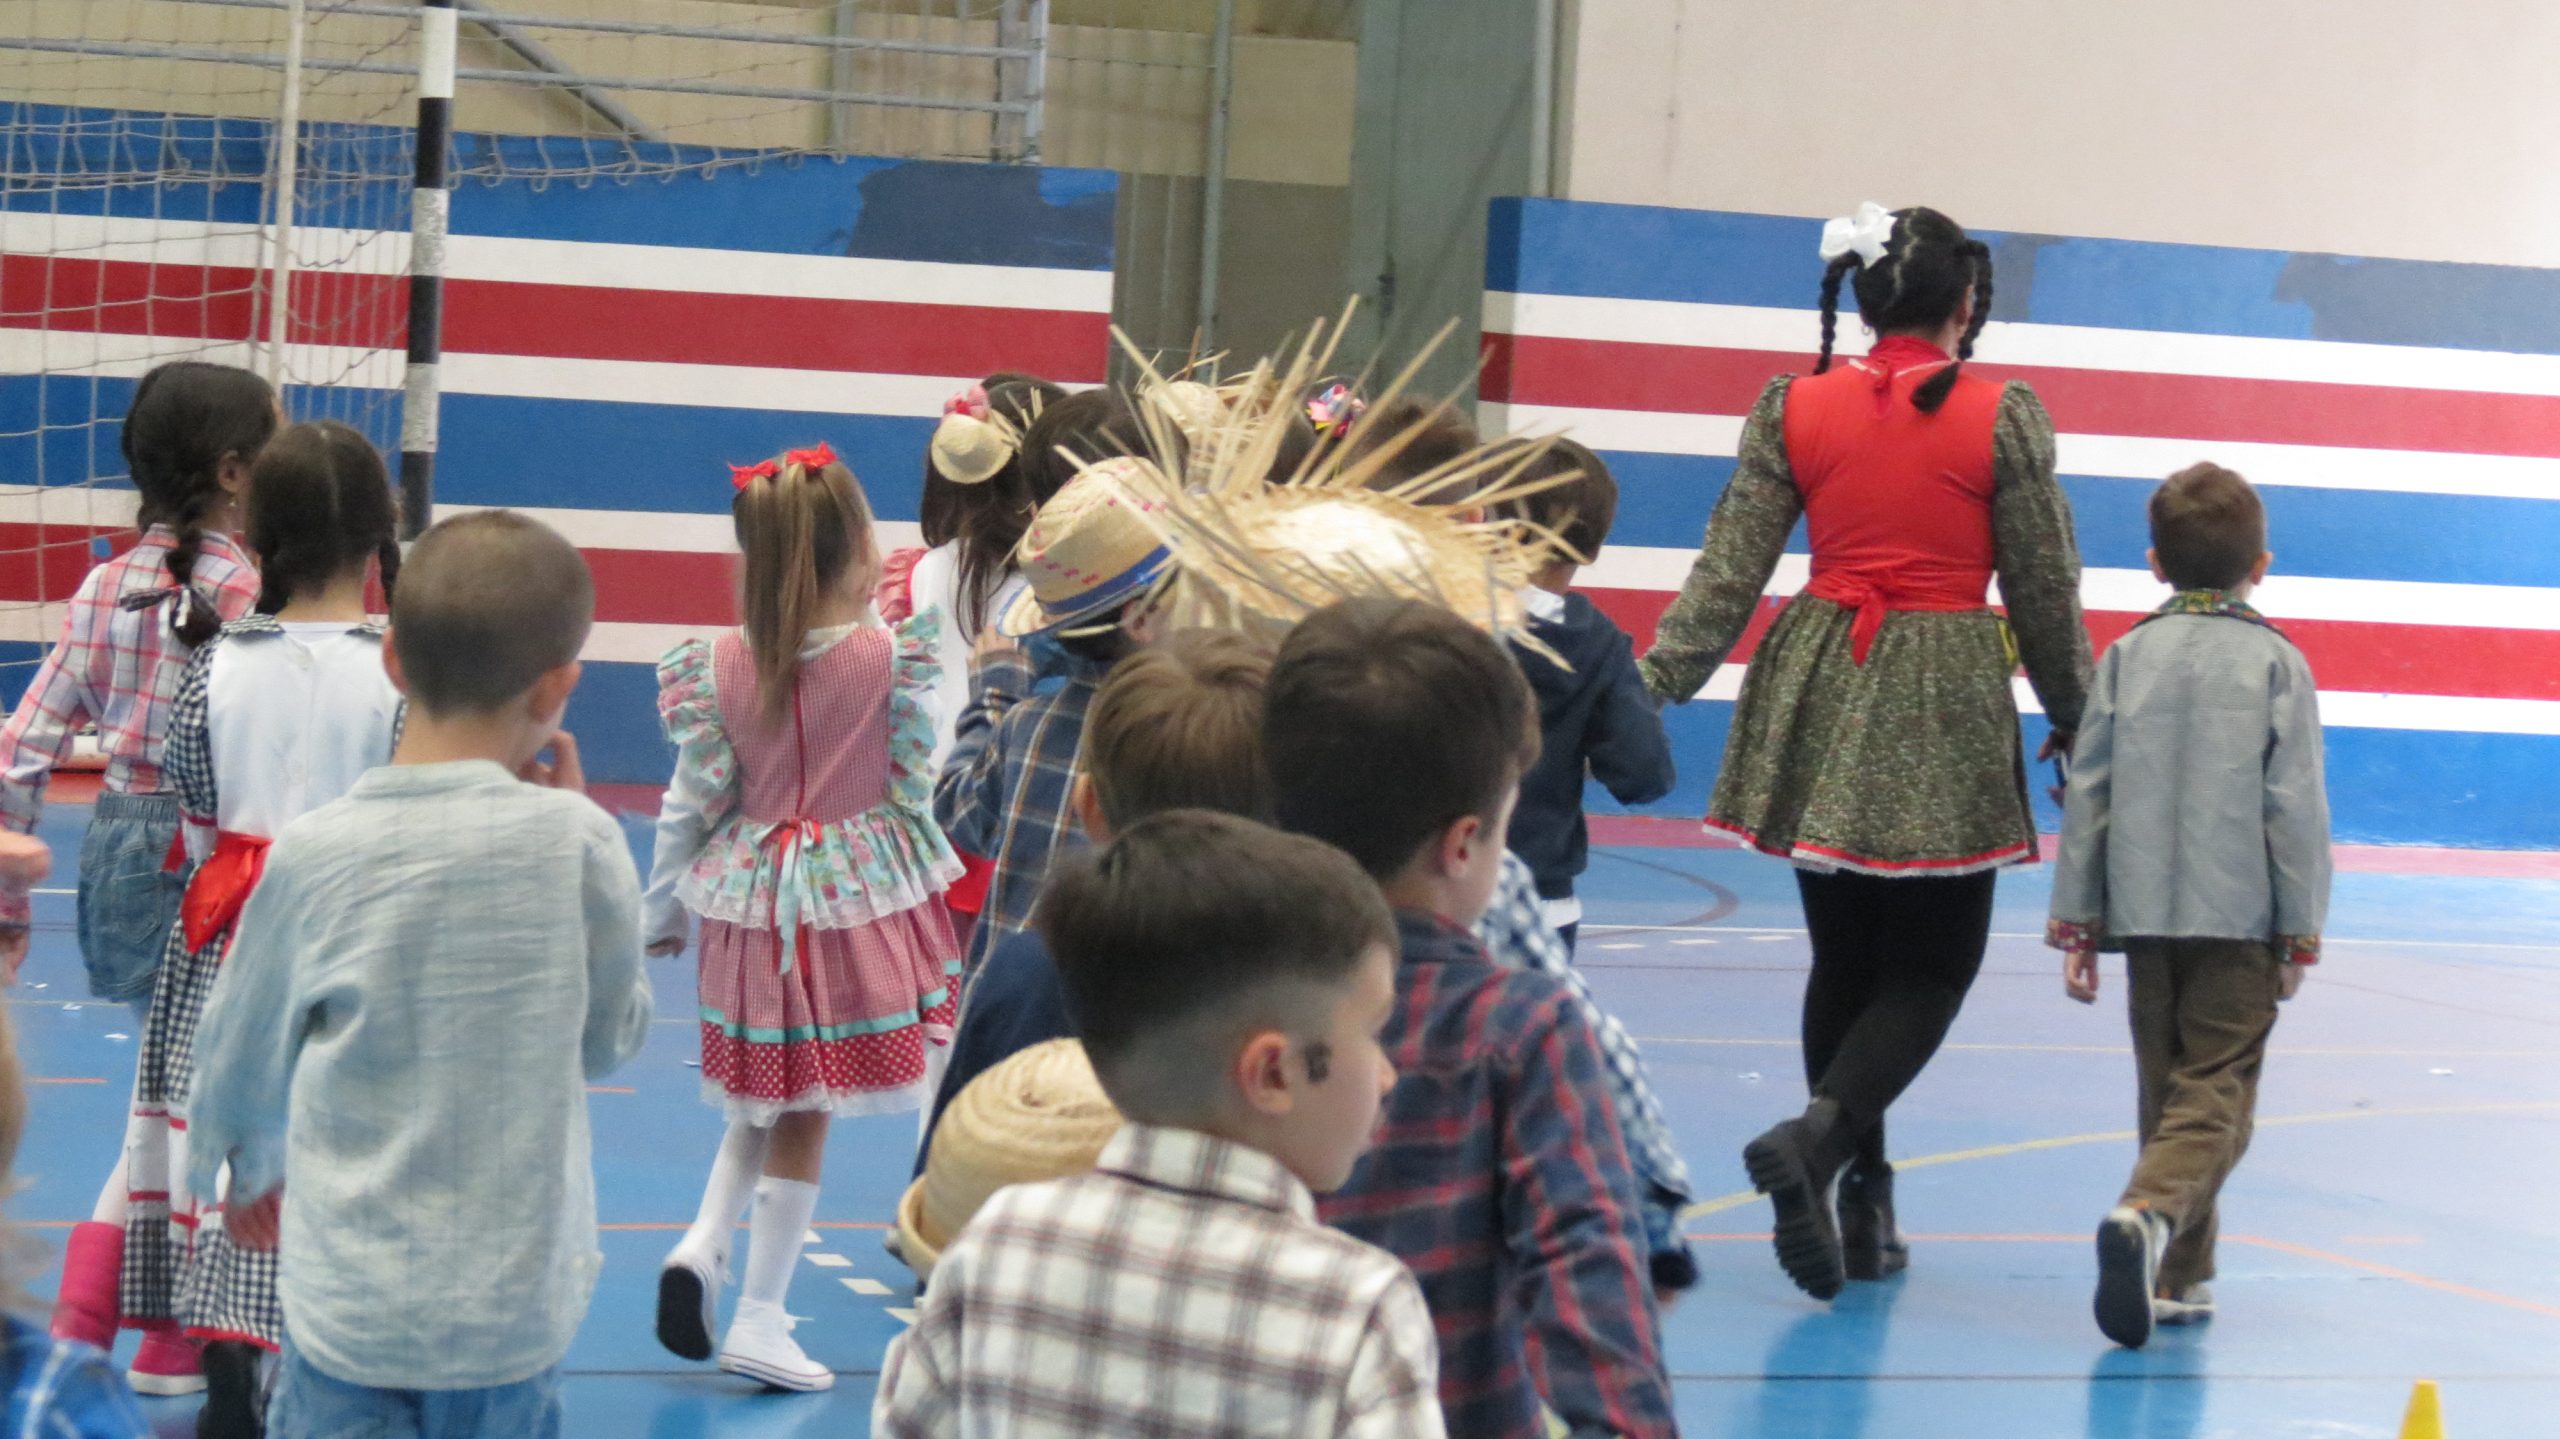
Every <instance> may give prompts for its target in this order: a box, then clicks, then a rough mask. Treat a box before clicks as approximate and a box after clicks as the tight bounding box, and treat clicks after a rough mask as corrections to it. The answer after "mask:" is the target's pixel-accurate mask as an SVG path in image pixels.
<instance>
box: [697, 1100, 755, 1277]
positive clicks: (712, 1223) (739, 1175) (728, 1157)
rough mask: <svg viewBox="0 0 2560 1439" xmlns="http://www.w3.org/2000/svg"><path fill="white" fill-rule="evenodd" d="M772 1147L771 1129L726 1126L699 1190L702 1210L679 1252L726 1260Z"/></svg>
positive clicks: (737, 1122) (741, 1122)
mask: <svg viewBox="0 0 2560 1439" xmlns="http://www.w3.org/2000/svg"><path fill="white" fill-rule="evenodd" d="M772 1145H773V1131H772V1130H771V1129H769V1128H767V1129H758V1128H757V1127H756V1126H754V1125H752V1124H749V1123H747V1122H746V1121H744V1120H735V1119H733V1120H731V1121H730V1122H729V1132H728V1133H727V1134H725V1135H722V1136H721V1138H720V1152H719V1153H718V1154H716V1155H713V1156H712V1159H711V1177H710V1178H709V1179H708V1180H706V1181H704V1183H703V1186H702V1208H701V1210H700V1211H699V1212H697V1213H696V1214H695V1215H694V1216H693V1227H692V1228H690V1229H687V1230H686V1231H685V1232H684V1239H683V1242H681V1243H679V1244H678V1245H677V1246H676V1247H677V1248H678V1249H680V1250H684V1251H686V1252H689V1253H692V1254H696V1255H704V1256H710V1255H716V1256H719V1257H720V1258H722V1259H726V1258H727V1257H728V1255H729V1240H730V1238H731V1231H732V1230H734V1229H735V1228H736V1226H737V1223H738V1216H739V1214H741V1213H742V1212H744V1211H745V1209H746V1207H747V1200H748V1198H749V1197H750V1196H752V1195H753V1194H754V1193H755V1184H756V1176H757V1175H760V1174H762V1173H764V1156H765V1151H766V1150H768V1149H770V1148H771V1147H772Z"/></svg>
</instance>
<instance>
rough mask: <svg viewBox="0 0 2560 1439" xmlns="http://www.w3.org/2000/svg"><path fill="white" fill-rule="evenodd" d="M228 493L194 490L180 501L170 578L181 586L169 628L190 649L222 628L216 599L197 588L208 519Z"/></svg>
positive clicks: (170, 559) (170, 564) (174, 527)
mask: <svg viewBox="0 0 2560 1439" xmlns="http://www.w3.org/2000/svg"><path fill="white" fill-rule="evenodd" d="M226 498H228V496H226V495H224V493H223V492H222V491H221V490H219V489H213V488H206V489H200V490H195V491H191V492H190V493H189V494H188V495H187V497H186V499H185V500H184V501H183V502H181V503H180V505H179V507H178V513H177V516H176V519H175V521H174V522H173V524H172V525H171V528H172V529H175V530H176V531H177V532H178V543H177V544H176V545H175V546H174V547H172V548H171V549H170V551H169V582H170V583H171V584H173V585H175V586H177V589H178V596H177V598H176V599H174V600H172V601H170V604H171V606H172V608H171V609H170V611H169V628H170V630H171V632H172V633H174V634H176V635H177V637H178V642H179V643H180V644H183V645H185V646H187V647H188V648H189V649H193V648H195V647H196V646H197V645H200V644H203V643H204V642H205V641H206V640H209V639H212V638H213V636H214V633H215V632H216V631H217V630H220V629H221V628H222V615H221V614H220V612H218V611H217V610H215V609H214V607H213V601H212V600H211V599H210V598H208V597H207V596H205V595H204V594H202V593H201V592H199V591H198V590H197V589H196V557H197V556H198V555H199V554H201V553H202V552H203V550H204V522H205V520H206V518H207V517H208V516H210V515H211V514H212V513H213V511H214V510H215V508H216V507H218V506H219V505H220V504H221V503H222V502H223V501H224V500H225V499H226Z"/></svg>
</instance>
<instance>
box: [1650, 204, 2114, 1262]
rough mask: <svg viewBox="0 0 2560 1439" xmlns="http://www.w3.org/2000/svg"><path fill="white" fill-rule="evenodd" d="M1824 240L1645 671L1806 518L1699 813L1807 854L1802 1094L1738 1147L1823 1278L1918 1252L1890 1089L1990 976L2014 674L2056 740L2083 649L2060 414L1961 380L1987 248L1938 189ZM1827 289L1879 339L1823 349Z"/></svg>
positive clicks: (2016, 770)
mask: <svg viewBox="0 0 2560 1439" xmlns="http://www.w3.org/2000/svg"><path fill="white" fill-rule="evenodd" d="M1822 253H1823V258H1824V259H1825V261H1826V262H1827V268H1826V269H1825V270H1824V272H1823V277H1822V355H1821V358H1820V360H1819V361H1818V362H1817V363H1816V364H1815V365H1814V369H1813V374H1812V375H1811V376H1809V377H1806V378H1801V379H1799V378H1795V377H1791V376H1780V377H1779V378H1777V379H1775V380H1772V381H1770V382H1769V386H1768V388H1767V389H1766V390H1765V391H1763V392H1762V394H1761V396H1760V400H1759V403H1758V404H1757V405H1755V406H1754V407H1753V409H1752V412H1751V418H1750V421H1749V422H1748V423H1747V424H1746V425H1745V426H1744V428H1743V433H1742V440H1741V446H1740V459H1739V463H1738V464H1737V466H1736V467H1735V470H1734V475H1733V480H1732V482H1731V483H1730V484H1729V485H1728V486H1727V487H1726V489H1725V493H1724V497H1723V499H1722V500H1720V501H1719V502H1718V503H1717V505H1716V510H1715V517H1714V519H1713V520H1712V522H1710V524H1709V525H1708V527H1707V537H1706V544H1705V548H1704V550H1703V552H1702V553H1701V554H1700V555H1699V557H1698V561H1697V565H1696V567H1695V568H1694V569H1693V570H1692V571H1691V572H1690V575H1689V581H1688V584H1687V585H1686V587H1685V588H1683V589H1682V591H1681V594H1680V598H1679V600H1678V601H1677V602H1676V603H1674V604H1673V605H1672V607H1671V609H1670V612H1669V613H1667V614H1666V615H1664V617H1663V620H1662V625H1661V629H1660V633H1659V638H1658V639H1657V640H1656V641H1655V643H1654V647H1653V649H1652V651H1651V653H1649V654H1647V655H1646V656H1645V659H1644V662H1643V668H1644V672H1645V680H1646V683H1647V684H1648V685H1649V686H1650V687H1651V688H1652V690H1653V692H1654V693H1655V694H1657V695H1659V696H1661V697H1662V698H1664V699H1666V700H1671V701H1679V702H1685V701H1687V700H1689V699H1691V698H1693V697H1695V696H1696V695H1697V694H1698V692H1699V690H1700V689H1701V688H1702V687H1703V686H1704V685H1705V683H1706V681H1707V678H1708V676H1709V675H1711V674H1712V673H1714V671H1715V669H1716V667H1717V666H1718V665H1720V664H1722V663H1724V661H1725V659H1726V658H1727V656H1728V655H1729V654H1730V653H1731V652H1732V650H1733V649H1734V647H1735V646H1736V644H1737V643H1739V642H1740V641H1741V640H1742V638H1743V636H1744V632H1745V630H1746V628H1747V627H1748V626H1749V625H1750V623H1751V621H1752V619H1753V617H1754V616H1755V615H1756V614H1757V613H1758V611H1759V609H1760V601H1761V595H1762V593H1763V592H1764V591H1765V590H1766V588H1767V587H1768V584H1769V581H1770V579H1771V578H1772V577H1773V576H1774V575H1775V574H1776V572H1777V569H1778V563H1779V559H1780V556H1781V555H1782V554H1783V553H1784V551H1785V549H1786V542H1787V535H1788V533H1789V531H1791V530H1792V529H1793V528H1794V526H1795V523H1796V521H1797V519H1798V518H1799V517H1801V518H1802V519H1803V520H1804V521H1805V524H1806V529H1807V532H1808V534H1809V536H1810V538H1811V540H1812V548H1813V567H1812V577H1811V580H1810V581H1809V582H1808V583H1807V584H1806V585H1805V586H1804V589H1803V591H1802V592H1801V594H1799V595H1798V596H1797V597H1796V599H1795V600H1794V601H1792V602H1791V603H1788V604H1787V605H1786V606H1785V608H1784V609H1783V610H1782V611H1781V612H1780V613H1779V614H1778V615H1777V617H1776V619H1775V621H1774V622H1772V623H1771V624H1770V626H1769V628H1768V632H1767V634H1766V635H1765V636H1764V637H1763V638H1762V639H1761V640H1760V642H1759V646H1758V648H1757V649H1756V650H1755V651H1754V652H1753V653H1752V655H1751V667H1750V671H1749V673H1748V675H1747V676H1746V677H1745V679H1744V681H1743V685H1742V694H1741V700H1740V703H1739V704H1738V705H1737V706H1736V708H1735V710H1734V716H1733V727H1732V737H1731V740H1730V742H1729V743H1728V745H1727V748H1726V752H1725V760H1724V768H1723V770H1722V772H1721V773H1720V774H1719V775H1718V777H1717V781H1716V790H1715V798H1714V801H1713V803H1712V805H1711V806H1710V809H1709V811H1708V815H1707V824H1708V825H1709V826H1710V827H1712V828H1715V829H1719V830H1724V831H1726V832H1728V833H1731V834H1734V835H1737V836H1740V837H1741V838H1743V839H1745V840H1748V841H1749V842H1750V843H1752V844H1753V845H1754V846H1756V847H1758V848H1759V849H1761V850H1763V851H1765V852H1767V853H1769V854H1774V855H1779V856H1782V857H1784V858H1787V859H1790V860H1793V861H1794V862H1795V864H1796V866H1797V875H1796V878H1797V884H1798V887H1799V889H1800V890H1801V891H1802V894H1803V899H1804V910H1805V924H1806V928H1807V929H1808V931H1809V932H1810V933H1811V936H1812V940H1813V974H1812V977H1811V979H1810V980H1809V981H1808V983H1807V984H1806V986H1805V997H1804V1063H1805V1077H1806V1080H1807V1082H1808V1084H1809V1086H1810V1088H1811V1090H1812V1103H1811V1104H1810V1105H1809V1106H1808V1107H1807V1108H1806V1110H1805V1112H1804V1114H1803V1115H1802V1116H1801V1117H1799V1118H1795V1119H1790V1120H1787V1121H1785V1122H1784V1123H1782V1124H1780V1125H1778V1126H1777V1127H1776V1128H1774V1129H1771V1130H1770V1131H1769V1132H1767V1133H1766V1134H1763V1135H1761V1136H1760V1137H1759V1138H1758V1139H1755V1140H1753V1141H1752V1142H1751V1144H1750V1146H1749V1147H1748V1148H1747V1149H1746V1150H1745V1151H1744V1155H1743V1157H1744V1160H1745V1162H1746V1164H1747V1165H1748V1166H1749V1168H1750V1170H1751V1177H1752V1182H1753V1183H1754V1184H1755V1185H1757V1186H1758V1187H1759V1188H1760V1189H1761V1190H1762V1191H1763V1192H1765V1193H1766V1194H1768V1195H1769V1197H1770V1201H1771V1204H1772V1206H1773V1207H1774V1209H1775V1210H1776V1231H1775V1232H1776V1241H1777V1248H1778V1258H1779V1262H1780V1263H1781V1264H1783V1265H1784V1266H1785V1268H1786V1271H1787V1273H1788V1275H1789V1276H1790V1277H1791V1278H1793V1279H1794V1280H1795V1281H1796V1283H1797V1284H1798V1285H1799V1286H1801V1287H1802V1288H1803V1289H1804V1290H1805V1291H1806V1292H1807V1293H1809V1294H1812V1295H1813V1296H1815V1297H1816V1298H1821V1299H1828V1298H1830V1297H1831V1296H1833V1295H1834V1294H1837V1293H1838V1292H1839V1291H1840V1289H1841V1287H1842V1284H1843V1283H1844V1282H1845V1280H1846V1279H1850V1278H1861V1279H1874V1278H1881V1277H1883V1276H1884V1275H1886V1274H1889V1273H1892V1272H1894V1271H1896V1270H1899V1269H1901V1268H1902V1267H1903V1265H1904V1264H1905V1263H1906V1262H1907V1250H1906V1249H1905V1247H1904V1246H1903V1244H1902V1241H1901V1237H1900V1235H1899V1233H1898V1232H1897V1231H1896V1229H1895V1225H1894V1218H1893V1168H1892V1166H1891V1165H1890V1164H1888V1163H1887V1162H1886V1160H1885V1143H1884V1115H1885V1110H1886V1108H1887V1107H1888V1106H1889V1105H1891V1104H1892V1103H1893V1101H1894V1099H1895V1098H1896V1097H1898V1096H1899V1095H1900V1094H1901V1093H1902V1091H1903V1090H1904V1089H1905V1088H1906V1087H1908V1086H1909V1085H1910V1083H1911V1081H1912V1080H1913V1079H1915V1078H1917V1077H1918V1076H1919V1073H1920V1071H1921V1069H1922V1068H1923V1067H1924V1066H1925V1065H1927V1063H1928V1062H1929V1058H1930V1056H1931V1055H1932V1054H1934V1053H1936V1051H1937V1048H1938V1044H1939V1042H1940V1041H1941V1040H1943V1039H1944V1038H1945V1037H1946V1032H1947V1028H1948V1026H1949V1025H1950V1024H1952V1023H1953V1022H1954V1021H1955V1017H1956V1012H1957V1010H1958V1009H1960V1008H1961V1007H1962V1006H1963V1003H1964V997H1965V992H1966V990H1967V989H1969V988H1970V987H1971V986H1972V984H1973V978H1974V975H1975V973H1976V972H1977V971H1978V970H1979V969H1980V968H1981V965H1982V956H1983V951H1984V949H1985V948H1986V947H1987V945H1988V943H1989V940H1990V932H1991V897H1992V881H1993V876H1994V875H1995V873H1996V872H1997V871H1998V870H2000V869H2001V868H2003V867H2005V866H2008V865H2012V864H2023V863H2029V862H2032V861H2033V860H2034V859H2035V858H2036V854H2037V851H2036V830H2035V821H2034V817H2033V815H2032V813H2031V812H2030V811H2029V809H2028V806H2027V788H2026V765H2025V759H2026V756H2025V753H2024V748H2023V741H2022V740H2021V738H2020V736H2019V728H2018V711H2017V707H2016V704H2015V701H2014V700H2013V699H2012V697H2011V692H2010V676H2011V675H2012V674H2013V673H2015V671H2016V670H2017V668H2018V665H2019V662H2020V661H2021V660H2023V661H2024V662H2025V666H2026V671H2027V677H2028V679H2029V680H2030V681H2031V682H2032V683H2033V684H2034V686H2035V690H2036V694H2037V697H2038V698H2039V699H2040V700H2041V701H2042V703H2043V705H2044V710H2045V714H2046V715H2047V717H2048V718H2049V719H2050V721H2051V723H2052V729H2053V738H2052V739H2050V740H2049V741H2048V742H2047V744H2046V752H2047V753H2048V754H2052V753H2058V752H2061V751H2062V750H2065V749H2067V748H2068V746H2069V743H2070V735H2071V733H2072V731H2073V730H2074V729H2076V728H2077V727H2078V725H2079V720H2080V707H2081V702H2082V699H2083V697H2084V696H2085V695H2086V693H2087V689H2088V677H2089V670H2090V661H2089V640H2088V635H2087V633H2086V632H2085V630H2084V629H2083V628H2082V625H2081V618H2080V556H2079V550H2078V546H2077V544H2076V543H2075V542H2074V540H2073V538H2072V527H2071V510H2070V505H2069V503H2068V502H2067V501H2066V500H2065V499H2064V498H2063V494H2062V491H2061V488H2060V487H2059V486H2058V485H2057V484H2056V483H2055V480H2054V455H2053V426H2052V423H2051V422H2050V421H2049V420H2047V419H2046V418H2045V412H2044V407H2043V406H2042V405H2040V404H2038V403H2037V402H2036V397H2035V395H2034V393H2033V392H2032V391H2030V390H2028V389H2027V387H2026V386H2024V385H2022V384H2016V383H2010V384H2006V385H2003V384H2001V383H1999V382H1997V381H1992V380H1986V379H1982V378H1979V377H1977V376H1972V375H1967V374H1965V373H1963V362H1964V361H1965V360H1966V359H1968V358H1970V357H1971V355H1972V354H1973V344H1974V341H1975V339H1976V338H1978V337H1979V336H1980V335H1981V333H1982V325H1983V320H1984V318H1985V317H1986V316H1987V315H1988V314H1989V313H1990V308H1991V252H1990V249H1989V248H1988V247H1987V246H1985V245H1984V244H1983V243H1982V242H1981V241H1979V240H1975V239H1973V238H1971V237H1969V236H1967V235H1966V234H1965V232H1964V230H1963V228H1962V227H1960V226H1958V225H1957V224H1956V223H1955V222H1954V221H1953V220H1950V219H1948V218H1947V217H1946V216H1944V215H1941V214H1939V213H1938V212H1937V211H1935V210H1926V209H1911V210H1900V211H1891V212H1888V211H1886V210H1884V209H1882V208H1880V207H1878V206H1875V205H1868V206H1864V207H1862V208H1861V209H1860V211H1859V213H1858V214H1857V216H1855V217H1854V218H1852V219H1848V220H1835V221H1833V222H1831V224H1830V225H1828V226H1826V227H1825V228H1824V231H1823V244H1822ZM1843 282H1853V283H1854V287H1855V291H1856V295H1857V300H1858V312H1859V314H1860V315H1861V316H1862V317H1864V319H1865V320H1866V323H1867V327H1868V328H1869V329H1870V330H1872V331H1874V332H1875V335H1876V341H1875V344H1874V345H1873V347H1872V348H1870V350H1869V351H1868V353H1867V354H1866V356H1865V357H1864V358H1861V359H1856V360H1851V361H1848V362H1847V363H1845V364H1842V365H1838V366H1835V365H1834V364H1833V363H1832V339H1833V333H1834V331H1835V329H1836V328H1837V323H1838V321H1837V315H1838V310H1839V298H1840V287H1841V285H1842V284H1843ZM1995 579H1996V580H1998V582H1999V586H2000V598H2001V600H2002V602H2003V603H2004V604H2005V605H2006V606H2007V609H2008V614H2007V617H2006V618H2005V619H2004V618H2003V617H2002V616H2001V614H2000V613H1999V612H1998V611H1996V610H1994V609H1992V608H1991V605H1990V598H1989V596H1990V589H1991V584H1992V582H1993V580H1995ZM1835 1180H1836V1181H1837V1189H1838V1193H1837V1197H1836V1210H1835V1198H1834V1193H1833V1190H1834V1181H1835Z"/></svg>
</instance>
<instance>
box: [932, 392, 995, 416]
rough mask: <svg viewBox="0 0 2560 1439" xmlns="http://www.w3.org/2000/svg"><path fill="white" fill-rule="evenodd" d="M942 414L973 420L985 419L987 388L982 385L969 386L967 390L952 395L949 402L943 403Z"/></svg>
mask: <svg viewBox="0 0 2560 1439" xmlns="http://www.w3.org/2000/svg"><path fill="white" fill-rule="evenodd" d="M942 413H943V414H944V415H946V416H948V415H967V416H968V417H969V418H970V419H973V420H983V419H985V418H986V417H987V387H986V386H984V385H971V386H970V387H969V388H967V389H965V390H962V391H961V392H960V393H958V394H956V395H953V396H952V397H951V398H950V399H949V400H947V401H945V402H944V403H943V406H942Z"/></svg>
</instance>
